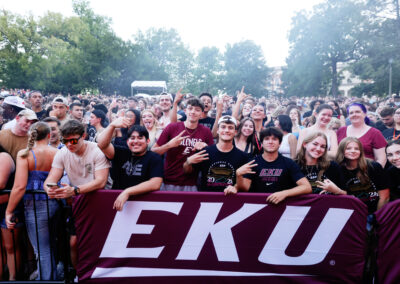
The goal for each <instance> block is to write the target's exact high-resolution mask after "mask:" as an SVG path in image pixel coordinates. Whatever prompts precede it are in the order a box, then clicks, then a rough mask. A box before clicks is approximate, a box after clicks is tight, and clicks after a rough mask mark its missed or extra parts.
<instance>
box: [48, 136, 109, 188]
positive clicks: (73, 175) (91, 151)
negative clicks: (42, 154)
mask: <svg viewBox="0 0 400 284" xmlns="http://www.w3.org/2000/svg"><path fill="white" fill-rule="evenodd" d="M84 143H85V144H86V145H87V147H86V150H85V152H84V153H83V155H82V156H78V155H76V154H75V153H72V152H70V151H69V150H68V148H67V147H63V148H62V149H61V150H59V151H58V152H57V154H56V155H55V157H54V160H53V164H52V167H54V168H57V169H64V170H65V171H66V172H67V175H68V179H69V181H70V182H71V184H72V185H75V186H80V185H83V184H86V183H88V182H91V181H93V180H94V178H95V172H96V171H98V170H102V169H106V168H109V167H110V162H109V161H108V160H107V158H106V156H105V155H104V154H103V152H102V151H101V150H100V149H99V147H97V144H96V143H93V142H89V141H84Z"/></svg>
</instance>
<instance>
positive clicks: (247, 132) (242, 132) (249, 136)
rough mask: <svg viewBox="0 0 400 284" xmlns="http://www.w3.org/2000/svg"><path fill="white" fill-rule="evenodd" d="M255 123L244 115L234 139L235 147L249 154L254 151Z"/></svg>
mask: <svg viewBox="0 0 400 284" xmlns="http://www.w3.org/2000/svg"><path fill="white" fill-rule="evenodd" d="M255 133H256V132H255V124H254V121H253V119H252V118H250V117H245V118H244V119H242V121H241V122H240V124H239V127H238V130H237V135H236V137H235V139H234V143H235V146H236V148H238V149H239V150H241V151H243V152H245V153H246V154H249V155H254V154H255V153H256V147H255V135H256V134H255Z"/></svg>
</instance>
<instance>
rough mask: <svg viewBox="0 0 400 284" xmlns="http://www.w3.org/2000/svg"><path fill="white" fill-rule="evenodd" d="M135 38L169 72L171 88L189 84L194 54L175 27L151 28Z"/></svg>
mask: <svg viewBox="0 0 400 284" xmlns="http://www.w3.org/2000/svg"><path fill="white" fill-rule="evenodd" d="M135 40H136V43H137V44H138V45H140V46H142V47H143V48H144V49H145V50H146V51H147V52H148V54H149V55H150V56H151V57H152V58H154V59H155V61H156V62H157V64H158V68H160V69H161V70H162V71H163V72H164V73H166V74H168V86H169V88H170V89H173V90H174V89H175V90H178V89H179V88H181V87H184V86H186V85H187V84H188V82H189V80H190V78H191V71H192V67H193V54H192V52H191V51H190V50H189V48H188V47H186V46H185V45H184V44H183V42H182V40H181V38H180V36H179V34H178V32H177V31H176V30H175V29H169V30H167V29H154V28H151V29H149V30H147V31H146V32H145V33H143V32H141V31H140V32H138V34H137V35H136V37H135ZM153 80H159V79H158V78H154V79H153Z"/></svg>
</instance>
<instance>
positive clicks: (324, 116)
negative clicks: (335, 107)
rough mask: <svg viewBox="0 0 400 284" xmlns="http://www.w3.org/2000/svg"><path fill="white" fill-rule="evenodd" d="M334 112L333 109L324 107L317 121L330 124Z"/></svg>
mask: <svg viewBox="0 0 400 284" xmlns="http://www.w3.org/2000/svg"><path fill="white" fill-rule="evenodd" d="M332 115H333V112H332V110H331V109H327V108H326V109H323V110H321V111H320V112H319V113H318V114H317V117H316V118H317V123H318V124H321V125H325V126H326V125H328V124H329V122H331V119H332Z"/></svg>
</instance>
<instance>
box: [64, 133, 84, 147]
mask: <svg viewBox="0 0 400 284" xmlns="http://www.w3.org/2000/svg"><path fill="white" fill-rule="evenodd" d="M81 138H82V135H81V136H79V137H78V138H71V139H65V138H63V139H62V140H61V141H62V143H63V144H64V145H67V143H68V142H69V143H71V144H72V145H76V144H78V141H79V139H81Z"/></svg>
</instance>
